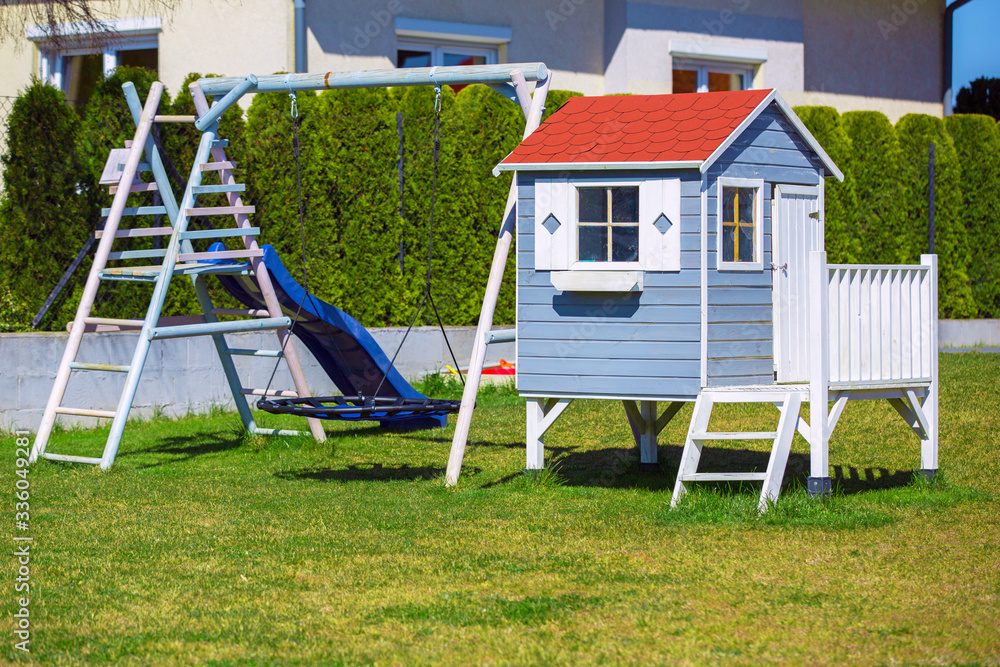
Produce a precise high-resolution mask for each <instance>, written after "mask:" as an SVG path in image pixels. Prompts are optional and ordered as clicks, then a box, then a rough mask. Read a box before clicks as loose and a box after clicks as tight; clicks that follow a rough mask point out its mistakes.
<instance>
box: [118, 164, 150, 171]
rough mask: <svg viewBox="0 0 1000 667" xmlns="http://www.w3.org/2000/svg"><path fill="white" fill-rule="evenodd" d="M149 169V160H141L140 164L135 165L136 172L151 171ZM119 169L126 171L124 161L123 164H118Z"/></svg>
mask: <svg viewBox="0 0 1000 667" xmlns="http://www.w3.org/2000/svg"><path fill="white" fill-rule="evenodd" d="M149 170H150V166H149V163H148V162H140V163H139V164H137V165H136V166H135V171H136V173H139V172H140V171H149ZM118 171H125V163H124V162H122V163H121V164H119V165H118Z"/></svg>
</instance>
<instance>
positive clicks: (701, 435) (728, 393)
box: [670, 385, 809, 512]
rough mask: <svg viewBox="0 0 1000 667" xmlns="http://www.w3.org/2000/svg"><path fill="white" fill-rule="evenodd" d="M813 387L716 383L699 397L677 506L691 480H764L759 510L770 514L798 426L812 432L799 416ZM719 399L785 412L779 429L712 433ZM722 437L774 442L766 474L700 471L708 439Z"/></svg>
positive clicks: (683, 459)
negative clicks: (718, 384)
mask: <svg viewBox="0 0 1000 667" xmlns="http://www.w3.org/2000/svg"><path fill="white" fill-rule="evenodd" d="M808 392H809V386H808V385H766V386H751V387H715V388H711V389H703V390H702V392H701V393H700V394H699V395H698V398H697V399H695V403H694V412H693V414H692V415H691V426H690V427H689V429H688V435H687V439H686V440H685V441H684V450H683V452H682V453H681V463H680V467H679V468H678V471H677V481H676V483H675V484H674V495H673V497H672V498H671V500H670V504H671V506H676V505H677V502H678V501H679V500H680V498H681V496H683V495H684V494H685V493H686V492H687V483H690V482H763V488H762V489H761V492H760V501H759V502H758V505H757V506H758V509H759V510H760V511H761V512H765V511H767V509H768V504H769V503H773V502H775V501H777V500H778V494H779V493H780V492H781V480H782V477H784V475H785V465H786V464H787V463H788V454H789V452H790V451H791V447H792V437H793V436H794V435H795V431H796V430H797V429H798V430H800V431H801V432H803V433H807V432H808V424H806V423H805V422H804V421H803V420H802V418H801V417H799V408H800V407H801V406H802V400H803V398H806V399H808ZM716 403H773V404H774V405H775V406H777V408H778V410H779V411H780V413H781V416H780V417H779V419H778V426H777V429H776V430H774V431H758V432H721V431H709V429H708V426H709V422H710V421H711V418H712V408H713V407H714V406H715V404H716ZM721 440H771V441H772V442H773V445H772V447H771V456H770V458H769V459H768V462H767V471H766V472H698V462H699V461H700V459H701V450H702V447H703V446H704V444H705V443H706V442H713V441H721Z"/></svg>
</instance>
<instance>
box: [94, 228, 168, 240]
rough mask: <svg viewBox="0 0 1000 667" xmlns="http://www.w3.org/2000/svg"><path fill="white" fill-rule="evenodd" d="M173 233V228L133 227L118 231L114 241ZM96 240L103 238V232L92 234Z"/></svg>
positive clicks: (100, 230) (98, 231)
mask: <svg viewBox="0 0 1000 667" xmlns="http://www.w3.org/2000/svg"><path fill="white" fill-rule="evenodd" d="M173 233H174V228H173V227H133V228H132V229H119V230H118V231H117V232H115V238H116V239H128V238H135V237H139V236H170V235H171V234H173ZM94 235H95V236H96V237H97V238H101V237H102V236H104V230H103V229H99V230H97V231H96V232H94Z"/></svg>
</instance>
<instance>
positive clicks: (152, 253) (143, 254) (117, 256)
mask: <svg viewBox="0 0 1000 667" xmlns="http://www.w3.org/2000/svg"><path fill="white" fill-rule="evenodd" d="M166 256H167V249H166V248H150V249H148V250H120V251H115V252H109V253H108V261H112V262H113V261H120V260H123V259H152V258H154V257H166Z"/></svg>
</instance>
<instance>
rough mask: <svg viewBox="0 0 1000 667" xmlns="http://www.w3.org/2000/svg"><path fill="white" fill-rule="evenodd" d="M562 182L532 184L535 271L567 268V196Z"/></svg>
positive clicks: (567, 188)
mask: <svg viewBox="0 0 1000 667" xmlns="http://www.w3.org/2000/svg"><path fill="white" fill-rule="evenodd" d="M572 191H573V188H571V187H570V185H569V182H568V181H567V180H566V179H548V178H546V179H541V178H540V179H537V180H536V181H535V270H536V271H563V270H566V269H568V268H569V265H570V250H571V249H570V240H571V229H572V228H573V226H574V225H573V221H572V220H571V219H570V215H571V212H570V211H571V206H570V197H571V195H572Z"/></svg>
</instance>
